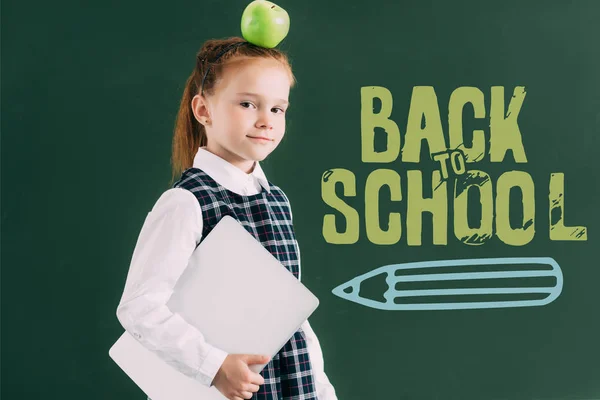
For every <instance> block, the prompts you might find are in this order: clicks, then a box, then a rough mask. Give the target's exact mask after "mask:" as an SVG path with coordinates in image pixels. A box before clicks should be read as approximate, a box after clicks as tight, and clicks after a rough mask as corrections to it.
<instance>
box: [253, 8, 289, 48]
mask: <svg viewBox="0 0 600 400" xmlns="http://www.w3.org/2000/svg"><path fill="white" fill-rule="evenodd" d="M289 30H290V17H289V15H288V13H287V11H285V10H284V9H283V8H281V7H279V6H278V5H277V4H274V3H272V2H270V1H267V0H254V1H253V2H252V3H250V4H248V6H247V7H246V9H245V10H244V12H243V13H242V36H243V37H244V39H246V40H247V41H248V42H250V43H252V44H255V45H257V46H260V47H266V48H268V49H272V48H273V47H275V46H277V45H278V44H279V43H281V41H282V40H283V39H284V38H285V37H286V36H287V34H288V31H289Z"/></svg>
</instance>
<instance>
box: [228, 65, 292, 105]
mask: <svg viewBox="0 0 600 400" xmlns="http://www.w3.org/2000/svg"><path fill="white" fill-rule="evenodd" d="M222 78H223V79H222V83H223V87H222V89H223V90H225V91H232V92H240V91H241V92H253V91H260V92H273V93H275V94H277V95H278V96H281V95H283V94H285V95H286V96H287V95H288V93H289V90H290V84H291V81H290V76H289V72H288V70H287V69H286V67H285V66H284V65H283V64H281V63H280V62H279V61H276V60H269V59H260V58H257V59H247V60H243V61H241V62H236V63H233V64H231V65H228V66H226V67H225V68H224V70H223V77H222Z"/></svg>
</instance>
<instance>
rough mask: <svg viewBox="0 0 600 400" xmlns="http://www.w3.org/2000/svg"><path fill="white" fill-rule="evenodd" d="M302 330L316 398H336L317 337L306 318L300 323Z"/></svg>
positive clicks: (333, 399)
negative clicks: (313, 379) (326, 372)
mask: <svg viewBox="0 0 600 400" xmlns="http://www.w3.org/2000/svg"><path fill="white" fill-rule="evenodd" d="M302 330H303V331H304V334H305V336H306V348H307V350H308V356H309V358H310V364H311V366H312V370H313V376H314V378H315V389H316V391H317V398H318V399H319V400H337V397H336V394H335V389H334V388H333V385H332V384H331V382H329V379H328V378H327V375H326V374H325V363H324V361H323V352H322V351H321V345H320V344H319V339H317V335H316V334H315V332H314V331H313V330H312V328H311V326H310V324H309V323H308V320H306V321H305V322H304V323H303V324H302Z"/></svg>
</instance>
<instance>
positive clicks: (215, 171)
mask: <svg viewBox="0 0 600 400" xmlns="http://www.w3.org/2000/svg"><path fill="white" fill-rule="evenodd" d="M193 166H194V168H199V169H201V170H202V171H204V172H206V173H207V174H208V175H210V177H211V178H213V179H214V180H215V181H216V182H217V183H219V184H220V185H222V186H224V187H225V188H226V189H227V190H231V191H232V192H236V193H243V188H244V186H247V184H248V181H249V180H251V181H253V183H254V182H256V183H258V184H259V185H260V186H262V187H263V188H264V189H265V190H266V191H267V192H268V193H270V192H271V188H270V186H269V182H268V181H267V177H266V176H265V173H264V171H263V170H262V168H261V167H260V163H259V162H258V161H255V162H254V169H253V170H252V172H251V173H249V174H247V173H245V172H244V171H242V170H241V169H239V168H238V167H236V166H233V165H231V164H230V163H228V162H227V161H225V160H224V159H222V158H221V157H219V156H217V155H215V154H213V153H211V152H210V151H208V150H206V147H200V148H198V152H197V153H196V156H195V157H194V165H193Z"/></svg>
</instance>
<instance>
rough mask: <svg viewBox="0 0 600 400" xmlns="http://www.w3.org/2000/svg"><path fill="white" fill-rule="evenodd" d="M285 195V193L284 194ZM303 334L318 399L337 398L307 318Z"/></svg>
mask: <svg viewBox="0 0 600 400" xmlns="http://www.w3.org/2000/svg"><path fill="white" fill-rule="evenodd" d="M284 195H285V194H284ZM286 200H287V201H288V204H289V199H288V198H287V196H286ZM290 218H292V219H293V213H292V209H291V205H290ZM297 251H298V261H299V263H298V264H299V274H298V279H299V280H302V263H301V257H300V248H298V249H297ZM301 328H302V330H303V331H304V334H305V336H306V349H307V351H308V357H309V358H310V363H311V366H312V370H313V377H314V379H315V389H316V391H317V398H318V399H319V400H337V396H336V394H335V389H334V387H333V385H332V384H331V382H329V378H328V377H327V375H326V374H325V361H324V359H323V351H322V350H321V344H320V343H319V339H318V338H317V335H316V334H315V332H314V331H313V329H312V327H311V326H310V324H309V322H308V320H306V321H304V323H303V324H302V326H301Z"/></svg>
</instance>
